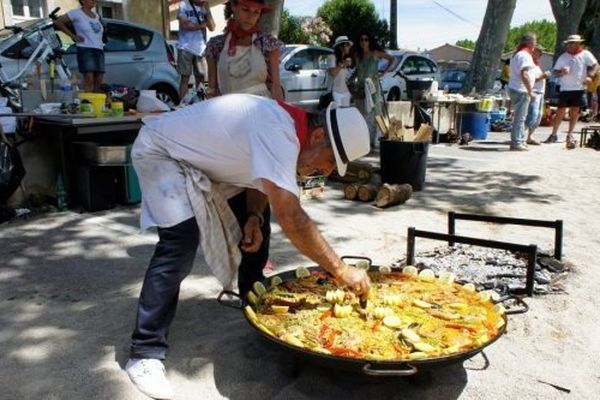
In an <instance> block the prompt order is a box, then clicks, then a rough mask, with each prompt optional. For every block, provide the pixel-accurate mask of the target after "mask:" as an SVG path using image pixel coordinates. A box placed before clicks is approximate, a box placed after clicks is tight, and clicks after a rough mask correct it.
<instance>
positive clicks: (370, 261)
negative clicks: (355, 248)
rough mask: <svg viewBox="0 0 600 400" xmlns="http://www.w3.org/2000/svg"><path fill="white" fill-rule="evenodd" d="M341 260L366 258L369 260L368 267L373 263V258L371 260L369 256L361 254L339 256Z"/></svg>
mask: <svg viewBox="0 0 600 400" xmlns="http://www.w3.org/2000/svg"><path fill="white" fill-rule="evenodd" d="M340 258H341V260H342V261H344V260H366V261H368V262H369V267H370V266H371V265H373V260H371V259H370V258H369V257H363V256H342V257H340Z"/></svg>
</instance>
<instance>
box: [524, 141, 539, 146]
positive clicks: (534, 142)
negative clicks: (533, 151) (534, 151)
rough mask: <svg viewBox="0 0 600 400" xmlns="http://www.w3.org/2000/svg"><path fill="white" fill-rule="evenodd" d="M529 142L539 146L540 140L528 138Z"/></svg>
mask: <svg viewBox="0 0 600 400" xmlns="http://www.w3.org/2000/svg"><path fill="white" fill-rule="evenodd" d="M527 144H530V145H532V146H539V145H540V142H538V141H537V140H534V139H529V140H527Z"/></svg>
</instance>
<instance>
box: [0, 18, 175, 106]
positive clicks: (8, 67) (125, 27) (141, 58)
mask: <svg viewBox="0 0 600 400" xmlns="http://www.w3.org/2000/svg"><path fill="white" fill-rule="evenodd" d="M103 21H104V23H105V24H106V33H107V37H108V42H107V43H106V46H105V49H104V51H105V64H106V75H105V77H104V82H105V83H113V84H120V85H125V86H131V87H135V88H136V89H154V90H156V94H157V97H159V98H160V99H161V100H163V101H165V102H166V103H168V104H176V103H177V102H178V101H179V96H178V93H177V91H178V87H179V76H178V74H177V70H176V68H175V67H176V64H175V58H174V56H173V53H172V52H171V50H170V49H169V48H168V46H167V43H166V42H165V40H164V38H163V36H162V34H161V33H160V32H158V31H156V30H154V29H151V28H149V27H146V26H144V25H139V24H134V23H131V22H127V21H121V20H114V19H108V18H106V19H103ZM48 23H49V19H47V18H44V19H38V20H33V21H26V22H23V23H21V24H18V26H22V27H23V29H31V28H32V27H34V26H35V25H36V24H48ZM3 33H5V34H3ZM20 35H21V34H20V33H16V34H15V33H13V32H12V31H6V30H2V31H0V63H2V67H3V69H4V71H5V72H6V73H7V75H9V76H12V75H14V74H15V73H16V71H17V70H19V68H23V64H24V63H25V62H26V60H27V58H28V54H27V53H26V52H25V51H24V48H23V41H22V40H21V36H20ZM59 37H60V39H61V41H62V43H63V46H62V47H63V49H64V52H65V54H64V59H65V62H66V63H67V65H68V66H69V68H70V69H71V71H72V72H73V73H75V72H77V70H78V69H77V55H76V48H75V44H74V43H73V41H72V40H71V38H69V37H67V36H66V35H64V34H62V32H59Z"/></svg>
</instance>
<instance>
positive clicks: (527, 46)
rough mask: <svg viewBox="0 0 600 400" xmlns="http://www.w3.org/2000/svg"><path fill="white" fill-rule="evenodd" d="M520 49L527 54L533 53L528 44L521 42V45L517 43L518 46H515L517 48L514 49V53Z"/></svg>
mask: <svg viewBox="0 0 600 400" xmlns="http://www.w3.org/2000/svg"><path fill="white" fill-rule="evenodd" d="M521 50H525V51H526V52H528V53H529V54H531V55H533V49H532V48H531V47H530V46H529V45H528V44H521V45H519V47H517V50H516V51H515V54H517V53H518V52H520V51H521Z"/></svg>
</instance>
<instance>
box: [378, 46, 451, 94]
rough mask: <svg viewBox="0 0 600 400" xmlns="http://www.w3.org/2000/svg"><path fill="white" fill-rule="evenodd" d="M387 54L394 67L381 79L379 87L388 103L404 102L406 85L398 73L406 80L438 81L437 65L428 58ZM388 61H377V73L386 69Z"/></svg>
mask: <svg viewBox="0 0 600 400" xmlns="http://www.w3.org/2000/svg"><path fill="white" fill-rule="evenodd" d="M387 53H388V54H390V55H392V56H393V57H394V58H395V59H396V62H395V65H394V67H393V68H392V69H391V70H390V71H389V72H387V73H386V74H385V75H384V76H383V77H382V78H381V87H382V89H383V95H384V96H385V98H386V99H387V100H388V101H398V100H406V99H407V98H408V97H407V93H406V83H405V82H404V78H402V77H401V76H400V74H399V72H402V73H403V74H404V75H406V76H407V77H408V79H423V78H432V79H434V80H437V81H438V82H439V81H440V70H439V67H438V65H437V63H436V62H435V61H434V60H433V59H431V58H430V57H429V56H427V55H425V54H421V53H415V52H409V51H398V50H389V51H387ZM387 63H388V61H387V60H385V59H381V60H380V61H379V71H380V72H383V71H384V70H385V69H386V68H387Z"/></svg>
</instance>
